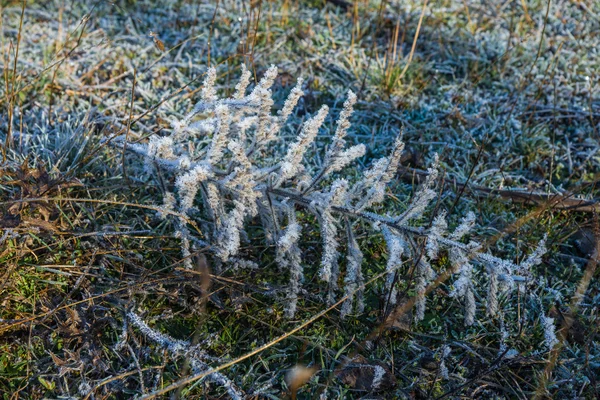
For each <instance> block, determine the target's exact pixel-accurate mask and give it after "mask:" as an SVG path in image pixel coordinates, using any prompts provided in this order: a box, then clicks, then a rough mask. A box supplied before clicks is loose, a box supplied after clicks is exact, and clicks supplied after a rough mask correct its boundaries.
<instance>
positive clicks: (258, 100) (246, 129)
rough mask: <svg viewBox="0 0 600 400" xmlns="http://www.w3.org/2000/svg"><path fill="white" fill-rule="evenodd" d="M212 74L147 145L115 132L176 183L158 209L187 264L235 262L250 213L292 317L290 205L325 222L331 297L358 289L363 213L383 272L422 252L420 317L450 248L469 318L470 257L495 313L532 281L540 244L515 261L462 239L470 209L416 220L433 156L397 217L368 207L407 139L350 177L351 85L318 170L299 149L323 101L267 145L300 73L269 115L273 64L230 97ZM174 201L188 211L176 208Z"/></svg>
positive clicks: (355, 154)
mask: <svg viewBox="0 0 600 400" xmlns="http://www.w3.org/2000/svg"><path fill="white" fill-rule="evenodd" d="M216 76H217V74H216V70H215V69H213V68H211V69H209V70H208V72H207V74H206V78H205V80H204V84H203V88H202V91H201V96H200V97H201V98H200V100H199V101H198V103H196V105H195V106H194V107H193V108H192V110H191V111H190V112H189V113H188V114H187V115H185V116H184V117H183V118H182V119H180V120H174V121H172V128H173V129H172V130H171V131H170V133H168V134H167V135H166V136H162V137H159V136H156V135H155V136H152V137H151V138H150V139H149V140H148V142H147V143H127V144H126V142H125V140H126V139H125V137H124V136H121V137H118V138H116V139H115V140H114V141H113V144H114V145H117V146H120V147H124V146H126V148H127V150H128V151H130V152H133V153H136V154H138V155H141V156H143V157H144V158H145V159H146V168H145V171H146V173H147V174H149V176H150V177H152V176H153V175H155V174H168V175H171V176H174V178H175V184H174V186H173V187H172V188H169V190H173V191H174V192H171V191H168V192H167V193H165V200H164V205H163V206H162V207H159V208H160V209H161V210H162V212H160V213H159V214H160V216H161V217H163V218H169V219H171V220H173V222H174V224H173V226H174V228H175V230H176V231H177V236H178V237H179V238H180V240H181V247H182V255H183V256H184V257H185V259H186V261H185V262H184V265H185V266H186V267H187V268H191V259H190V257H189V255H190V254H191V252H192V251H193V250H195V249H196V248H197V246H199V245H204V244H208V245H209V246H210V247H211V249H212V250H213V253H214V254H215V256H216V257H217V258H218V259H219V260H220V261H221V262H223V263H229V262H234V263H235V262H239V260H240V258H239V248H240V244H241V242H242V241H243V240H244V238H246V237H247V233H246V231H245V227H246V224H247V223H248V222H250V221H251V220H256V219H258V220H260V224H261V225H262V227H263V229H264V231H265V233H266V235H265V237H266V240H267V242H268V244H271V245H274V246H275V249H276V254H277V256H276V261H277V264H278V266H279V267H280V268H281V270H283V271H288V272H289V276H290V284H289V286H288V290H287V294H286V298H287V301H286V304H287V307H286V313H287V315H288V316H289V317H293V316H294V314H295V312H296V310H297V305H298V301H299V298H298V297H299V295H300V293H301V289H302V280H303V277H304V266H303V263H302V251H301V247H300V240H301V238H302V234H303V229H302V222H301V221H300V220H298V219H297V217H296V212H297V208H298V207H302V208H303V209H304V210H305V211H306V212H308V213H311V214H314V215H315V217H316V218H317V223H318V224H319V225H320V228H321V236H322V240H323V255H322V259H321V268H320V272H319V276H320V278H321V280H322V281H323V282H324V284H325V285H327V286H328V291H327V293H328V294H327V302H328V303H329V304H332V303H334V302H335V299H336V297H338V296H339V294H340V292H344V293H346V294H348V293H353V292H354V290H353V288H356V287H361V285H362V282H364V278H363V271H362V260H363V254H362V252H361V250H360V244H359V243H358V241H357V240H356V239H355V235H354V232H353V229H354V228H353V221H356V220H362V221H365V222H368V223H370V224H371V226H372V229H373V230H374V231H379V232H381V233H382V234H383V238H384V240H385V241H386V242H387V244H388V249H389V250H390V252H391V254H390V257H389V258H388V265H387V267H386V268H387V270H388V271H395V270H397V269H398V268H399V267H401V266H402V264H403V263H404V262H406V261H408V260H413V259H415V258H417V256H418V258H419V262H418V263H417V265H416V281H415V289H416V292H417V301H416V310H417V312H416V313H415V316H416V320H417V321H419V320H421V319H423V318H424V315H425V311H426V305H427V303H426V302H427V299H426V295H425V291H424V288H425V287H427V286H428V284H429V283H431V282H432V281H433V280H434V279H435V278H436V276H438V274H439V273H440V272H441V271H438V270H437V269H438V267H436V264H435V262H434V261H435V260H436V259H437V258H438V257H439V255H440V254H441V253H442V252H446V253H447V254H448V255H449V257H450V261H451V267H450V268H451V271H450V272H451V273H452V274H454V273H456V274H458V276H459V278H458V280H457V281H456V283H455V289H454V290H453V291H452V293H451V295H452V296H456V297H457V298H459V299H460V300H461V301H462V302H463V303H464V306H465V324H466V325H471V324H473V323H474V322H475V320H476V311H477V310H476V309H477V305H476V303H475V295H474V291H475V288H476V287H477V286H478V285H477V284H476V283H475V282H473V279H474V276H475V274H474V272H473V270H474V268H475V266H479V267H483V271H484V273H485V275H487V286H488V295H487V298H488V304H487V310H488V314H490V315H492V316H493V315H495V314H496V312H497V311H498V307H499V306H498V296H499V295H500V294H502V293H509V292H510V291H512V289H513V288H514V287H515V286H516V285H515V282H519V284H521V285H523V284H525V283H527V282H529V279H528V278H529V276H530V270H531V267H533V266H534V265H536V264H538V263H539V262H541V256H542V255H543V254H544V252H545V247H544V244H543V242H542V243H541V244H540V246H539V248H538V249H537V250H535V251H534V252H533V254H532V256H530V257H529V258H527V260H526V261H525V262H524V263H522V264H521V265H516V264H514V263H513V262H510V261H507V260H504V259H501V258H498V257H496V256H494V255H492V254H490V253H489V252H487V251H485V250H484V249H482V246H481V245H480V244H479V243H477V242H475V241H473V240H471V241H470V242H463V241H462V240H463V238H464V237H465V236H467V235H468V234H469V232H470V230H471V229H472V228H473V226H474V221H475V216H474V214H472V213H470V214H469V215H467V216H466V217H464V218H463V220H462V223H461V224H460V225H459V226H458V227H457V228H456V229H455V230H454V231H452V232H450V231H448V223H447V221H446V215H445V214H444V213H440V214H439V215H437V216H436V217H435V219H434V220H433V223H432V224H431V226H430V227H427V226H420V225H419V221H420V220H421V217H422V216H423V214H424V213H425V212H426V210H428V209H429V204H430V203H431V201H432V200H433V199H434V198H435V197H436V191H435V186H436V184H437V176H438V168H439V160H438V158H437V155H436V156H435V157H434V161H433V163H432V165H431V167H430V168H429V169H428V172H427V178H426V179H425V182H424V183H423V185H422V186H421V187H420V188H419V189H418V190H417V192H416V193H415V194H414V196H413V198H412V200H411V201H410V202H409V204H408V206H407V207H406V209H405V210H403V211H402V212H401V213H398V214H397V215H390V214H381V213H377V212H375V211H374V207H376V206H378V205H381V203H382V202H383V201H384V200H385V193H386V190H387V188H388V187H389V183H390V181H391V180H392V179H393V178H394V177H395V176H396V174H397V170H398V166H399V162H400V157H401V155H402V152H403V150H404V143H403V142H402V140H401V138H400V137H398V138H397V139H396V141H395V143H394V146H393V149H392V151H391V153H390V155H389V156H388V157H383V158H380V159H378V160H375V161H373V162H372V164H371V166H370V167H369V168H366V169H365V170H363V171H361V174H360V177H359V178H358V179H355V180H353V181H349V180H347V179H346V178H345V175H344V171H345V168H346V167H348V166H351V165H353V164H354V161H355V160H356V159H357V158H359V157H362V156H363V155H364V153H365V150H366V148H365V146H364V145H362V144H359V145H354V146H350V147H348V146H347V145H346V136H347V134H348V132H349V130H350V129H351V124H350V118H351V115H352V112H353V107H354V105H355V104H356V95H355V94H354V93H352V92H351V91H349V92H348V98H347V100H346V101H345V103H344V107H343V109H342V111H341V113H340V117H339V119H338V122H337V129H336V131H335V133H334V135H333V137H332V142H331V144H330V146H329V147H328V149H327V150H326V151H325V152H324V157H323V162H322V165H321V166H320V167H319V168H315V166H314V165H311V164H310V163H308V162H306V157H305V156H306V154H307V153H308V152H309V149H311V148H312V147H313V146H312V144H313V143H314V141H315V138H316V136H317V134H318V132H319V130H320V128H321V126H322V125H323V123H324V122H325V120H326V118H327V115H328V112H329V110H328V108H327V107H326V106H323V107H321V109H320V110H319V111H318V112H317V113H316V114H315V115H314V116H313V117H311V118H308V119H307V121H306V122H305V123H304V125H303V126H302V129H301V131H300V134H299V135H298V136H297V138H295V139H292V141H291V143H287V144H286V146H285V147H281V146H273V145H271V143H272V142H275V141H279V142H281V141H282V140H283V139H282V136H283V135H282V134H283V132H284V131H285V130H286V124H287V121H288V119H289V117H290V115H291V114H292V113H293V110H294V108H295V107H296V105H297V103H298V101H299V100H300V98H301V96H302V94H303V92H302V80H299V81H298V84H297V85H296V86H295V87H294V89H293V90H292V91H291V93H290V94H289V96H288V98H287V100H286V101H285V104H284V106H283V108H282V110H281V111H279V112H278V113H277V114H275V115H273V113H272V110H271V108H272V106H273V104H274V102H273V100H272V92H271V86H272V85H273V82H274V81H275V78H276V76H277V68H276V67H274V66H272V67H271V68H269V70H268V71H267V72H266V73H265V75H264V77H263V78H262V79H261V80H260V82H259V83H258V84H257V85H256V86H255V87H254V88H253V89H252V90H251V91H250V93H249V94H246V93H247V87H248V86H249V76H250V75H249V71H248V70H247V69H246V68H245V67H243V70H242V78H241V80H240V83H238V85H237V86H236V90H235V93H234V95H233V97H230V98H219V96H218V91H217V89H216ZM282 149H283V150H282ZM310 151H312V150H310ZM156 166H157V167H158V168H156ZM165 181H167V180H165ZM175 211H176V213H177V214H179V215H181V216H186V217H187V218H182V217H175V218H174V217H173V215H174V214H175ZM197 216H202V217H203V218H202V220H203V222H200V220H198V223H199V225H200V226H201V230H202V238H199V237H197V236H194V234H192V232H190V231H189V230H188V228H187V225H188V223H187V220H189V219H195V218H196V217H197ZM206 221H209V222H206ZM344 240H345V241H346V243H347V246H346V248H347V251H346V254H345V261H346V262H345V263H344V265H345V269H344V270H342V268H340V265H339V260H340V259H342V254H341V250H340V247H341V246H340V243H341V242H342V241H344ZM423 245H424V246H425V247H424V248H425V250H426V251H425V252H423V254H421V252H420V250H419V249H420V248H422V246H423ZM340 284H343V285H341V286H343V287H340V286H339V285H340ZM393 286H394V285H393V280H388V283H387V284H386V288H387V290H388V294H389V293H390V292H389V291H392V294H393V295H392V296H390V301H391V302H392V304H393V303H395V302H396V300H397V299H396V296H397V290H396V288H394V287H393ZM353 303H354V301H353V298H352V297H349V299H348V301H347V302H345V303H344V305H343V307H342V316H346V315H349V314H352V313H353V312H358V313H360V312H362V309H363V304H362V300H361V293H359V296H358V297H357V298H356V304H353Z"/></svg>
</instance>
